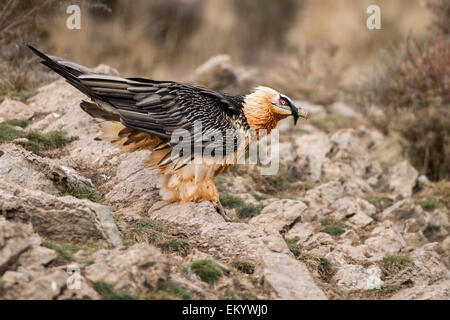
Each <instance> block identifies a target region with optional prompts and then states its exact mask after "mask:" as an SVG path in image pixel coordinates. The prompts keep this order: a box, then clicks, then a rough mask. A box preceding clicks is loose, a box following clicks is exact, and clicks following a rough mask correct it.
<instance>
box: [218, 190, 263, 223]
mask: <svg viewBox="0 0 450 320" xmlns="http://www.w3.org/2000/svg"><path fill="white" fill-rule="evenodd" d="M220 203H221V204H222V205H223V206H224V207H225V208H234V209H236V214H237V216H238V217H239V218H241V219H245V218H251V217H254V216H256V215H258V214H259V213H261V210H262V209H263V208H264V206H263V205H258V206H255V205H252V204H247V203H245V201H244V200H242V199H241V198H240V197H238V196H234V195H232V194H229V193H227V192H222V193H221V194H220Z"/></svg>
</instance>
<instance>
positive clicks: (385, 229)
mask: <svg viewBox="0 0 450 320" xmlns="http://www.w3.org/2000/svg"><path fill="white" fill-rule="evenodd" d="M364 244H365V245H366V247H367V250H366V254H367V256H369V257H370V258H369V261H377V260H381V259H382V258H383V257H384V256H385V255H395V254H398V253H399V252H400V251H401V250H402V249H403V248H405V247H406V243H405V240H404V239H403V237H402V236H401V235H400V234H399V233H398V232H396V231H395V230H394V228H393V225H392V223H391V222H390V221H385V222H384V223H382V224H381V225H379V226H378V227H376V228H375V229H373V230H372V232H370V234H369V237H368V238H367V239H366V241H364Z"/></svg>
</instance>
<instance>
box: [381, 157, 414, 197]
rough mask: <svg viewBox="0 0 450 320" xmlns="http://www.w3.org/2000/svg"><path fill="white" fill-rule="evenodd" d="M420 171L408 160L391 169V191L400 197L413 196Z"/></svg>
mask: <svg viewBox="0 0 450 320" xmlns="http://www.w3.org/2000/svg"><path fill="white" fill-rule="evenodd" d="M418 176H419V172H418V171H417V170H416V169H415V168H414V167H413V166H411V165H410V164H409V162H408V161H407V160H405V161H402V162H399V163H397V164H396V165H394V166H393V167H392V168H391V169H390V177H389V183H388V185H389V191H390V192H392V193H393V194H394V195H396V196H398V197H400V198H408V197H411V195H412V193H413V188H414V186H415V185H416V182H417V178H418Z"/></svg>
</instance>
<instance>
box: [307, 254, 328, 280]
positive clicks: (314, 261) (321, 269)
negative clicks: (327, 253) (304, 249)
mask: <svg viewBox="0 0 450 320" xmlns="http://www.w3.org/2000/svg"><path fill="white" fill-rule="evenodd" d="M299 259H300V260H301V261H303V262H304V263H305V265H306V267H307V268H308V269H309V270H310V271H312V272H317V274H318V275H319V276H320V277H321V278H322V280H324V281H325V282H328V281H329V280H330V279H331V277H332V276H333V274H334V272H335V270H336V268H335V267H334V265H333V263H332V262H331V260H329V259H328V258H325V257H323V256H319V255H316V254H311V253H305V254H302V255H300V257H299Z"/></svg>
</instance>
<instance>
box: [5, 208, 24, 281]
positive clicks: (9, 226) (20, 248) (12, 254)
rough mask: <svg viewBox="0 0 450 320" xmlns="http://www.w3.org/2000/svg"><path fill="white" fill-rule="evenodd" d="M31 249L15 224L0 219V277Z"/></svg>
mask: <svg viewBox="0 0 450 320" xmlns="http://www.w3.org/2000/svg"><path fill="white" fill-rule="evenodd" d="M30 247H31V242H30V241H29V239H28V237H27V236H26V234H25V232H24V231H23V230H22V229H21V228H20V227H19V226H18V225H17V224H15V223H11V222H9V221H6V220H5V219H4V218H2V217H0V275H1V274H2V273H3V272H5V271H6V270H7V269H8V268H10V267H11V266H13V265H14V264H16V263H17V260H18V259H19V257H20V255H21V254H22V253H23V252H24V251H26V250H28V249H29V248H30Z"/></svg>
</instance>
